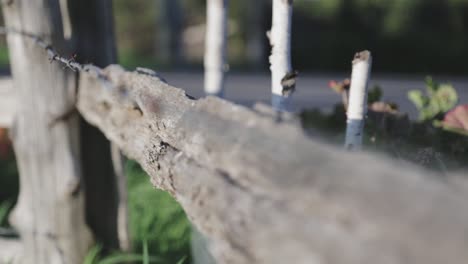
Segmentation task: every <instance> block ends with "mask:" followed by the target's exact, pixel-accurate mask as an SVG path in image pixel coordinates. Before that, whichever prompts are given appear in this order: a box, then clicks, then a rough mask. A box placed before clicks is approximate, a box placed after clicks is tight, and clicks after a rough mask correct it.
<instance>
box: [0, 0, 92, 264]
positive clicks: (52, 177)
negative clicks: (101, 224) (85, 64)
mask: <svg viewBox="0 0 468 264" xmlns="http://www.w3.org/2000/svg"><path fill="white" fill-rule="evenodd" d="M2 8H3V12H4V16H5V23H6V25H7V26H8V27H10V28H14V29H17V30H22V31H24V32H28V33H32V34H35V35H38V36H41V37H43V38H44V39H45V40H46V41H47V42H49V43H52V44H53V45H54V46H55V47H56V49H57V50H58V51H60V52H62V53H65V54H66V53H68V52H67V50H66V49H65V45H64V44H65V43H64V38H63V29H62V24H61V20H60V7H59V3H58V1H57V0H55V1H46V0H36V1H30V0H15V1H13V2H11V3H10V4H9V5H4V6H3V7H2ZM8 47H9V54H10V62H11V69H12V74H13V77H14V87H15V89H16V94H17V96H18V97H17V98H18V99H17V102H18V106H17V115H16V118H15V120H14V123H13V126H12V139H13V144H14V149H15V153H16V157H17V164H18V169H19V173H20V188H21V189H20V194H19V197H18V203H17V205H16V207H15V209H14V210H13V212H12V214H11V216H10V222H11V224H12V225H13V226H14V227H15V228H16V229H17V230H18V232H19V233H20V236H21V239H22V243H23V248H24V251H23V252H24V253H23V255H22V256H21V261H20V262H21V263H36V264H55V263H81V262H82V260H83V258H84V256H85V254H86V252H87V251H88V248H89V246H90V244H91V242H92V237H91V233H90V231H89V230H88V228H87V226H86V224H85V215H84V199H83V198H84V196H83V194H84V193H83V192H82V177H81V171H80V149H79V133H78V131H79V130H78V128H79V123H78V118H77V117H76V116H72V117H71V118H69V119H57V117H58V116H60V115H63V113H65V112H67V111H69V110H70V109H72V108H73V107H74V97H75V89H74V87H75V85H76V76H75V75H74V74H70V73H69V72H66V71H65V70H64V69H62V67H61V66H59V65H57V64H55V63H52V64H51V63H49V61H48V59H47V56H46V53H45V52H44V50H43V49H42V48H40V47H39V46H37V45H36V44H35V43H34V42H33V41H32V40H31V39H30V38H24V37H22V36H19V35H8Z"/></svg>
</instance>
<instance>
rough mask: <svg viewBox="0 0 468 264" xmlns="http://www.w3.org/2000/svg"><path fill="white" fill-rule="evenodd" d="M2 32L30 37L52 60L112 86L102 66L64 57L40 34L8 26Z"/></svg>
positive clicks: (0, 32) (107, 85)
mask: <svg viewBox="0 0 468 264" xmlns="http://www.w3.org/2000/svg"><path fill="white" fill-rule="evenodd" d="M0 34H4V35H6V34H16V35H20V36H23V37H26V38H29V39H31V40H32V41H34V43H35V44H37V45H38V46H39V47H41V48H42V49H44V50H45V51H46V52H47V56H48V57H49V61H50V62H53V61H57V62H59V63H61V64H63V66H64V68H69V69H71V70H72V71H74V72H86V73H89V74H91V75H93V76H94V77H96V78H97V79H98V80H100V81H101V82H103V83H104V85H105V87H110V86H111V85H110V81H109V79H108V78H107V76H106V75H104V73H103V70H102V69H101V68H99V67H98V66H95V65H93V64H81V63H79V62H77V61H76V60H75V56H72V57H71V58H66V57H63V56H62V55H60V54H59V53H58V52H57V51H56V50H55V49H54V48H53V47H52V45H50V44H48V43H47V42H45V41H44V40H43V39H42V38H41V37H39V36H36V35H34V34H32V33H29V32H25V31H20V30H16V29H12V28H6V27H0Z"/></svg>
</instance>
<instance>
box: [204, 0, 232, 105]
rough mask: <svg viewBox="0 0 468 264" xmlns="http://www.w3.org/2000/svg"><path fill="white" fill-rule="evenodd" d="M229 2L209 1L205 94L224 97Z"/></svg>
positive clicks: (224, 0) (207, 5)
mask: <svg viewBox="0 0 468 264" xmlns="http://www.w3.org/2000/svg"><path fill="white" fill-rule="evenodd" d="M228 4H229V2H228V0H207V2H206V37H205V59H204V64H205V93H206V94H209V95H216V96H219V97H223V95H224V78H225V76H224V75H225V71H226V65H227V63H226V46H227V15H228V13H227V10H228Z"/></svg>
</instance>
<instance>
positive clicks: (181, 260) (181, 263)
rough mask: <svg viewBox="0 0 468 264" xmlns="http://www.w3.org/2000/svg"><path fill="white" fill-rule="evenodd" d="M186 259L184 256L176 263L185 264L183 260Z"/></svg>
mask: <svg viewBox="0 0 468 264" xmlns="http://www.w3.org/2000/svg"><path fill="white" fill-rule="evenodd" d="M186 259H187V256H184V257H183V258H181V259H180V260H179V261H177V264H183V263H184V262H185V260H186Z"/></svg>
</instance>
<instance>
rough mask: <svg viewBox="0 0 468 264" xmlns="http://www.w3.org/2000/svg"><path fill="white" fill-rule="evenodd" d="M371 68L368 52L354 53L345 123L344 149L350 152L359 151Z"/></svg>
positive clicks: (370, 57) (370, 58)
mask: <svg viewBox="0 0 468 264" xmlns="http://www.w3.org/2000/svg"><path fill="white" fill-rule="evenodd" d="M371 67H372V56H371V53H370V52H369V51H362V52H359V53H356V55H355V57H354V60H353V70H352V74H351V87H350V89H349V105H348V111H347V121H346V123H347V126H346V140H345V147H346V148H347V149H350V150H359V149H361V145H362V135H363V129H364V119H365V116H366V113H367V87H368V85H369V77H370V71H371Z"/></svg>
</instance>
